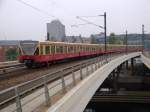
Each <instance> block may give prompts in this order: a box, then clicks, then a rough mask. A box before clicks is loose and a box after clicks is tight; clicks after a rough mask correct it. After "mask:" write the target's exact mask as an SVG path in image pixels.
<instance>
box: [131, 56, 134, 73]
mask: <svg viewBox="0 0 150 112" xmlns="http://www.w3.org/2000/svg"><path fill="white" fill-rule="evenodd" d="M131 75H134V58H131Z"/></svg>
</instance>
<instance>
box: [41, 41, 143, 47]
mask: <svg viewBox="0 0 150 112" xmlns="http://www.w3.org/2000/svg"><path fill="white" fill-rule="evenodd" d="M39 43H40V44H65V45H87V46H88V45H89V46H99V45H100V46H104V44H89V43H69V42H53V41H41V42H39ZM107 45H108V46H125V45H123V44H107ZM128 46H142V45H128Z"/></svg>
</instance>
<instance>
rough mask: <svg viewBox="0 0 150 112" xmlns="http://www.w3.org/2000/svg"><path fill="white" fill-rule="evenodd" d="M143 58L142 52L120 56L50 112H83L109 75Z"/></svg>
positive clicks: (71, 92) (61, 100)
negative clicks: (129, 62)
mask: <svg viewBox="0 0 150 112" xmlns="http://www.w3.org/2000/svg"><path fill="white" fill-rule="evenodd" d="M138 56H141V53H140V52H137V53H130V54H128V55H123V56H120V57H118V58H116V59H114V60H112V61H110V62H109V63H107V64H105V65H104V66H102V67H101V68H99V69H98V70H96V71H95V72H94V73H93V74H91V75H89V76H88V77H87V78H85V79H84V80H83V81H82V82H80V83H79V84H78V85H77V86H75V87H74V88H73V89H71V90H70V91H69V92H68V93H67V94H66V95H65V96H64V97H63V98H61V99H60V100H59V101H58V102H57V103H56V104H54V105H53V106H52V107H50V108H49V110H48V112H83V111H84V109H85V107H86V105H87V104H88V102H89V100H90V99H91V98H92V96H93V95H94V93H95V92H96V90H97V89H98V88H99V86H100V85H101V84H102V83H103V81H104V80H105V79H106V78H107V77H108V75H109V74H110V73H111V72H112V71H113V70H114V69H115V68H117V66H119V65H120V64H122V63H124V62H125V61H127V60H129V59H131V58H135V57H138Z"/></svg>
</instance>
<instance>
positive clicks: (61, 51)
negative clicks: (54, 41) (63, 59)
mask: <svg viewBox="0 0 150 112" xmlns="http://www.w3.org/2000/svg"><path fill="white" fill-rule="evenodd" d="M59 49H60V52H59V53H61V54H62V53H63V46H60V47H59Z"/></svg>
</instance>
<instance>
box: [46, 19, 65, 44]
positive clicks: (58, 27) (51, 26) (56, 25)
mask: <svg viewBox="0 0 150 112" xmlns="http://www.w3.org/2000/svg"><path fill="white" fill-rule="evenodd" d="M65 36H66V34H65V26H64V25H63V24H62V23H61V22H60V21H59V20H53V21H52V22H51V23H47V40H50V41H65Z"/></svg>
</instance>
